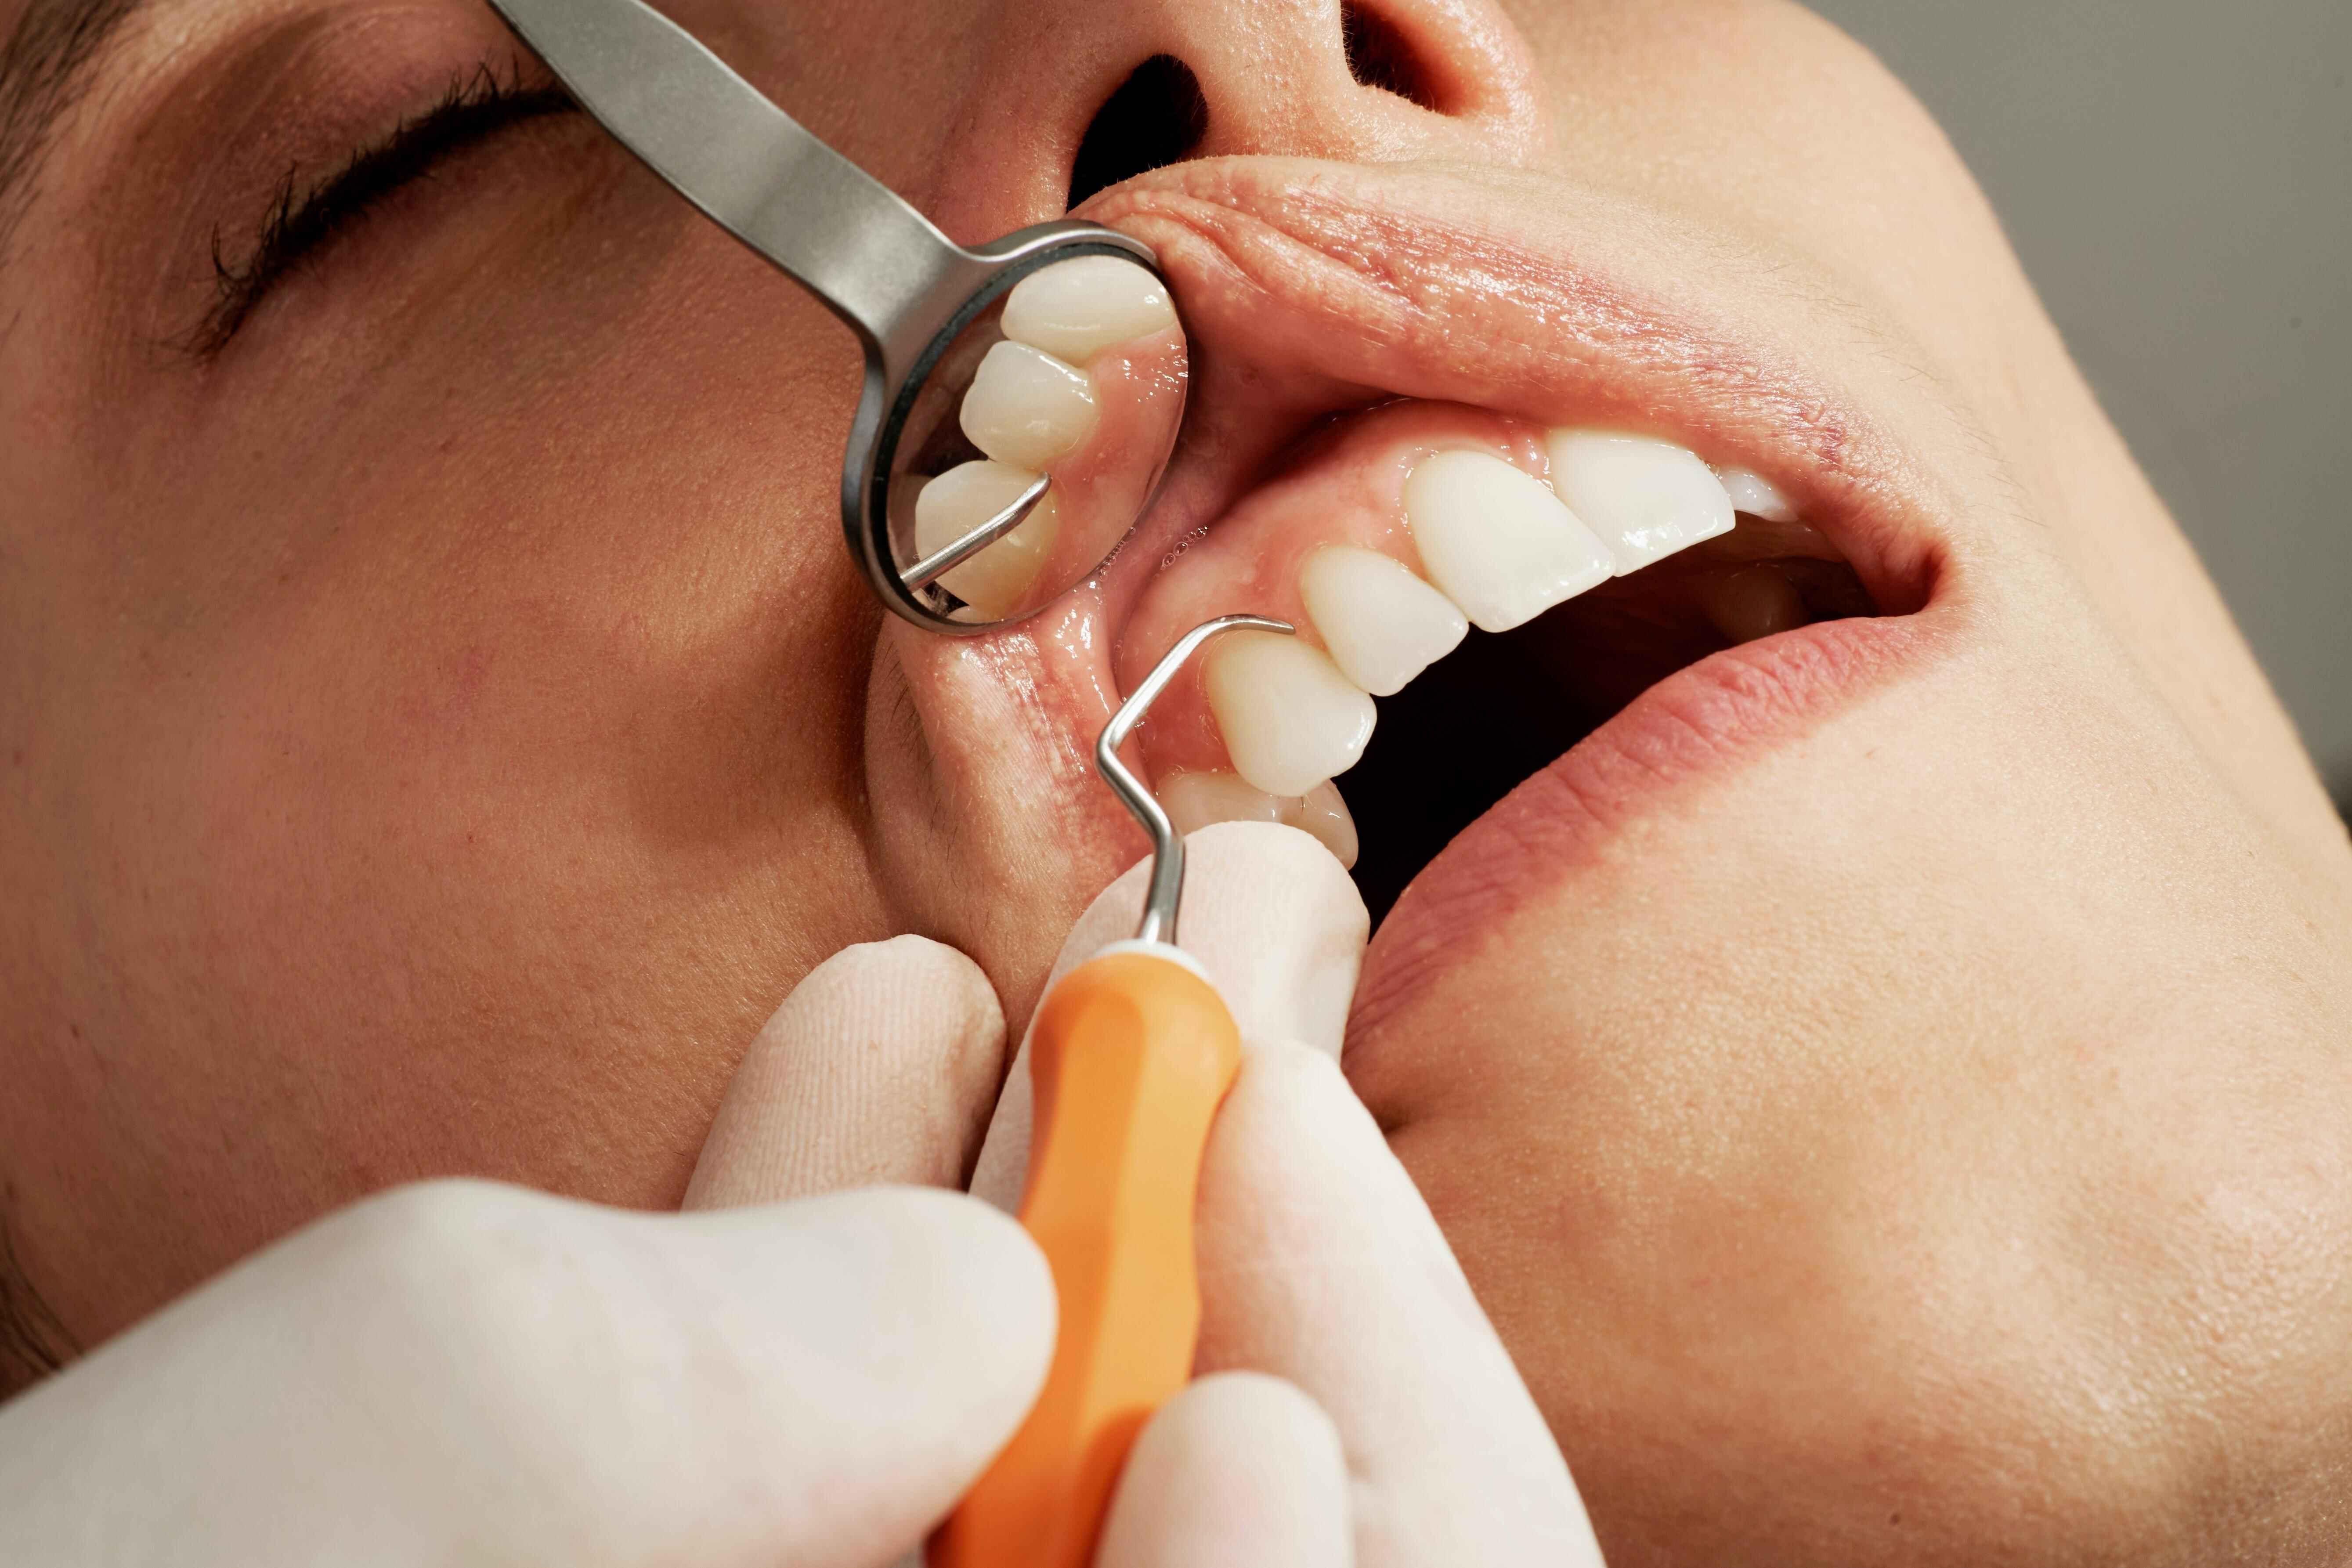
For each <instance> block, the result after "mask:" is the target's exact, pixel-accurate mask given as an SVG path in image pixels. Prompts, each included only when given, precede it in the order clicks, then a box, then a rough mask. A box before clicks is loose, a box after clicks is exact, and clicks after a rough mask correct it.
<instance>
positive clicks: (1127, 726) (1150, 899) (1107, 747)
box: [1095, 616, 1298, 947]
mask: <svg viewBox="0 0 2352 1568" xmlns="http://www.w3.org/2000/svg"><path fill="white" fill-rule="evenodd" d="M1242 631H1250V632H1278V633H1280V634H1281V635H1282V636H1284V637H1293V636H1296V635H1297V631H1298V628H1297V627H1296V626H1292V625H1291V624H1290V623H1289V622H1288V621H1277V620H1273V619H1270V618H1269V617H1267V616H1223V617H1221V618H1220V619H1217V620H1213V621H1210V622H1207V623H1205V624H1204V625H1202V626H1194V627H1193V628H1192V630H1191V631H1189V632H1186V633H1185V634H1184V635H1183V637H1181V638H1180V639H1179V640H1178V641H1177V644H1176V646H1175V647H1171V648H1170V649H1169V650H1168V652H1167V654H1166V655H1165V656H1164V657H1163V658H1161V659H1160V662H1159V663H1158V664H1157V665H1155V666H1153V667H1152V671H1151V673H1150V675H1148V676H1146V677H1144V680H1143V684H1142V685H1140V686H1139V687H1137V688H1136V689H1135V694H1134V695H1133V696H1131V697H1129V699H1128V700H1126V701H1125V702H1122V703H1120V704H1119V709H1118V712H1116V713H1114V714H1112V715H1111V716H1110V722H1109V723H1108V724H1106V725H1104V726H1103V732H1102V739H1100V740H1098V741H1097V742H1095V770H1096V771H1097V773H1101V774H1102V776H1103V782H1104V783H1105V784H1108V785H1110V787H1111V793H1112V794H1113V795H1118V798H1119V800H1120V802H1121V803H1122V804H1124V805H1126V807H1127V809H1128V810H1129V811H1130V812H1132V813H1133V814H1134V815H1135V820H1136V821H1138V822H1139V823H1141V824H1143V830H1144V831H1145V832H1146V833H1149V834H1150V835H1151V889H1150V892H1148V893H1147V894H1145V895H1144V900H1143V921H1142V923H1140V924H1139V925H1138V926H1137V927H1136V929H1135V940H1136V941H1138V942H1165V943H1167V944H1168V945H1169V946H1171V947H1172V946H1174V945H1175V943H1176V906H1177V905H1178V904H1179V903H1181V902H1182V901H1183V898H1184V840H1183V838H1182V837H1181V836H1180V835H1179V834H1178V833H1177V831H1176V825H1175V824H1174V823H1172V822H1171V821H1169V820H1168V813H1167V812H1166V811H1165V810H1164V809H1162V807H1161V806H1160V802H1159V800H1158V798H1157V797H1155V796H1154V795H1152V793H1151V792H1150V790H1148V789H1146V788H1144V787H1143V781H1142V780H1141V779H1139V778H1137V777H1136V776H1135V774H1134V773H1132V772H1130V771H1129V768H1128V765H1127V764H1126V763H1122V762H1120V761H1119V760H1118V749H1119V748H1120V747H1121V746H1124V745H1126V744H1127V738H1128V737H1129V735H1131V734H1133V733H1134V732H1135V727H1136V726H1137V725H1138V724H1140V723H1141V722H1143V716H1144V715H1145V714H1146V713H1148V712H1150V710H1151V705H1152V703H1154V702H1155V701H1157V700H1159V698H1160V693H1161V692H1163V691H1165V690H1167V689H1168V683H1169V682H1170V681H1171V680H1173V679H1176V672H1177V671H1178V670H1180V669H1182V668H1184V665H1185V661H1186V660H1188V659H1190V658H1192V656H1193V655H1194V654H1196V653H1198V652H1200V651H1201V645H1202V644H1203V643H1206V642H1208V641H1210V640H1212V639H1213V638H1216V637H1223V636H1224V635H1225V634H1226V633H1227V632H1242Z"/></svg>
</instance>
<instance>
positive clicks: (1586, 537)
mask: <svg viewBox="0 0 2352 1568" xmlns="http://www.w3.org/2000/svg"><path fill="white" fill-rule="evenodd" d="M1404 514H1405V521H1407V522H1409V523H1411V524H1412V536H1413V539H1414V540H1415V542H1418V543H1419V544H1420V546H1421V561H1422V564H1423V565H1424V566H1426V567H1428V568H1429V576H1430V580H1431V581H1432V582H1433V583H1435V584H1437V586H1438V589H1439V590H1440V591H1441V592H1442V593H1444V595H1445V596H1446V597H1447V598H1449V599H1451V600H1453V601H1454V603H1455V604H1456V605H1460V606H1461V607H1462V613H1463V614H1464V615H1465V616H1469V617H1470V620H1471V623H1472V624H1473V625H1475V626H1479V627H1481V628H1482V629H1484V630H1486V631H1490V632H1502V631H1508V630H1510V629H1511V627H1513V626H1519V625H1521V624H1522V623H1524V622H1527V621H1531V620H1533V619H1535V618H1536V617H1537V616H1539V615H1541V614H1543V613H1544V612H1545V611H1546V610H1549V609H1550V608H1551V607H1552V606H1553V605H1557V604H1559V602H1560V601H1561V600H1563V599H1572V598H1574V597H1575V596H1576V595H1579V594H1581V593H1583V592H1584V591H1585V590H1586V589H1587V588H1590V587H1591V586H1592V585H1593V584H1596V583H1601V582H1603V581H1606V580H1607V579H1608V577H1609V576H1610V575H1611V574H1612V573H1613V572H1615V570H1616V567H1617V561H1616V557H1615V556H1613V555H1612V554H1611V553H1610V552H1609V547H1608V546H1607V545H1605V544H1603V543H1601V541H1600V540H1598V539H1596V538H1595V537H1593V534H1592V531H1591V530H1590V529H1588V528H1586V527H1585V526H1584V524H1583V523H1581V522H1580V521H1577V518H1576V514H1575V513H1574V512H1572V511H1570V510H1569V509H1568V508H1567V507H1566V506H1564V505H1562V504H1561V503H1560V500H1559V497H1558V496H1556V495H1554V494H1552V492H1551V491H1550V490H1549V489H1546V488H1544V484H1543V482H1542V481H1541V480H1540V479H1531V478H1529V477H1528V475H1526V474H1524V473H1521V472H1520V471H1519V470H1518V469H1517V468H1513V467H1511V465H1510V464H1508V463H1507V462H1505V461H1503V460H1502V459H1501V458H1496V457H1491V456H1489V455H1488V454H1486V453H1484V452H1459V451H1457V452H1440V453H1438V454H1437V455H1436V456H1434V457H1432V458H1424V459H1423V461H1422V463H1421V466H1420V467H1418V468H1414V469H1413V471H1412V473H1410V474H1408V475H1406V476H1405V481H1404Z"/></svg>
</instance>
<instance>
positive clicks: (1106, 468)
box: [860, 240, 1187, 633]
mask: <svg viewBox="0 0 2352 1568" xmlns="http://www.w3.org/2000/svg"><path fill="white" fill-rule="evenodd" d="M1130 243H1131V242H1130ZM1186 376H1187V362H1186V354H1185V342H1184V329H1183V326H1182V324H1181V322H1180V321H1178V320H1177V317H1176V307H1175V303H1174V301H1173V300H1172V299H1171V296H1170V293H1169V289H1168V284H1167V281H1166V279H1163V278H1161V277H1160V274H1159V273H1158V272H1157V271H1155V270H1154V269H1153V268H1151V267H1150V266H1149V265H1148V264H1147V263H1146V262H1145V261H1143V260H1142V259H1141V258H1139V257H1138V256H1137V255H1136V254H1135V253H1134V252H1133V251H1132V250H1128V249H1121V248H1118V247H1117V246H1116V245H1114V244H1112V243H1108V241H1107V240H1078V241H1075V242H1072V243H1068V244H1063V245H1056V246H1055V247H1052V248H1050V249H1046V250H1044V251H1041V252H1039V253H1037V254H1035V255H1033V256H1025V257H1024V258H1021V259H1020V260H1018V261H1016V262H1013V263H1011V264H1009V265H1008V266H1007V267H1006V268H1005V269H1004V270H1003V272H1002V273H1000V274H998V275H997V276H996V277H994V278H992V279H991V280H990V282H989V283H988V285H987V286H986V287H985V288H984V289H982V291H981V292H980V293H979V294H977V295H975V296H974V297H973V299H972V300H971V302H970V303H969V304H968V305H967V306H966V308H965V310H964V311H963V313H962V314H961V316H960V317H959V318H958V320H957V321H956V322H955V323H953V324H951V325H950V328H949V329H948V330H947V331H944V332H942V333H941V334H940V337H939V338H938V339H936V340H935V341H934V342H933V343H932V344H931V347H930V349H929V352H928V353H926V355H925V357H924V359H923V360H922V361H921V362H919V363H918V364H917V365H916V366H915V368H914V371H913V373H912V374H910V375H909V377H908V383H907V385H906V387H905V388H904V389H903V390H902V391H901V392H900V394H899V395H898V398H897V400H896V402H895V405H893V406H892V407H891V408H889V409H887V411H886V412H885V414H884V417H883V424H882V428H881V430H880V431H879V432H878V439H877V445H876V448H875V452H874V457H873V465H874V467H873V471H872V473H871V474H870V475H869V476H868V477H867V479H866V485H867V486H868V489H866V494H865V496H864V498H863V501H862V505H861V509H860V510H861V511H862V513H863V520H862V526H863V527H864V528H866V530H868V531H869V536H868V537H867V538H866V540H865V541H864V542H863V544H864V547H865V549H866V552H869V568H873V567H879V568H880V569H881V574H882V575H883V576H884V577H886V578H887V584H885V586H886V589H887V593H886V596H887V597H888V598H890V599H891V600H892V601H893V602H892V605H891V607H892V608H893V609H895V610H897V611H898V613H899V614H901V615H903V616H907V617H908V619H910V620H913V621H915V622H917V623H918V624H919V625H922V626H929V627H930V628H932V629H934V630H938V631H945V632H950V633H969V632H975V631H982V630H985V629H986V628H988V627H990V626H1002V625H1004V624H1005V623H1007V622H1011V621H1017V620H1021V619H1023V618H1024V617H1025V616H1030V615H1034V613H1036V612H1037V611H1038V610H1041V609H1043V608H1045V606H1046V605H1049V604H1051V603H1053V602H1054V601H1055V599H1058V598H1060V597H1061V596H1062V595H1065V594H1066V593H1068V592H1069V591H1070V590H1071V589H1072V588H1075V587H1076V586H1077V585H1078V584H1080V583H1083V582H1085V581H1086V580H1087V577H1089V576H1091V575H1092V574H1094V572H1095V569H1096V568H1097V567H1098V566H1100V565H1101V564H1102V563H1103V562H1105V561H1106V560H1108V558H1109V556H1110V554H1111V552H1113V551H1115V550H1117V549H1118V546H1119V543H1120V542H1121V541H1123V540H1124V539H1126V537H1127V536H1128V533H1129V531H1130V530H1132V529H1133V528H1134V526H1135V523H1136V520H1137V519H1138V518H1139V517H1141V516H1142V515H1143V509H1144V507H1145V505H1146V504H1147V503H1148V502H1149V501H1150V500H1151V495H1152V492H1153V490H1154V489H1157V488H1158V486H1159V483H1160V473H1161V471H1162V470H1163V469H1164V468H1166V467H1167V465H1168V456H1169V453H1170V452H1171V450H1173V449H1174V447H1175V445H1176V431H1177V426H1179V425H1181V423H1182V421H1183V416H1184V391H1185V384H1186Z"/></svg>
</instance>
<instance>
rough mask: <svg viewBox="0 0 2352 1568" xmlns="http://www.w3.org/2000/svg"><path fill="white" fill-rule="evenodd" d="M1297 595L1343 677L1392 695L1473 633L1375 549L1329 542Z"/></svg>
mask: <svg viewBox="0 0 2352 1568" xmlns="http://www.w3.org/2000/svg"><path fill="white" fill-rule="evenodd" d="M1298 591H1299V594H1300V595H1301V596H1302V597H1303V598H1305V599H1306V601H1307V618H1308V619H1309V620H1312V621H1313V622H1314V623H1315V630H1316V633H1317V635H1318V636H1319V637H1322V639H1323V646H1324V647H1327V648H1328V649H1329V650H1330V653H1331V658H1332V661H1333V662H1334V663H1336V664H1337V665H1339V669H1340V671H1341V673H1343V674H1345V675H1346V676H1347V678H1348V679H1350V680H1352V681H1354V682H1355V683H1356V684H1357V685H1359V686H1360V687H1362V688H1363V689H1365V690H1367V691H1369V692H1370V693H1371V694H1372V695H1373V696H1375V697H1393V696H1395V695H1396V694H1397V693H1398V692H1400V691H1402V690H1403V689H1405V687H1406V686H1407V685H1409V684H1410V683H1411V682H1412V678H1413V677H1414V676H1417V675H1419V674H1420V673H1421V672H1422V671H1423V670H1424V669H1427V668H1429V667H1430V666H1431V665H1433V664H1434V663H1436V662H1437V661H1438V660H1439V659H1441V658H1444V657H1445V656H1446V655H1447V654H1449V653H1452V652H1453V651H1454V648H1455V647H1459V646H1460V645H1461V642H1462V639H1463V638H1464V637H1467V636H1468V635H1469V634H1470V623H1469V622H1468V621H1467V620H1465V619H1464V618H1463V615H1462V612H1461V611H1460V610H1458V609H1456V608H1455V607H1454V601H1453V600H1451V599H1449V598H1447V597H1446V596H1445V595H1443V594H1441V593H1439V592H1438V591H1437V590H1436V589H1434V588H1433V587H1431V586H1430V585H1429V584H1426V583H1424V582H1423V581H1422V580H1421V579H1420V578H1419V577H1417V576H1415V575H1414V574H1413V573H1412V569H1411V568H1410V567H1407V566H1405V565H1404V564H1403V563H1401V562H1398V561H1395V560H1393V559H1391V558H1390V557H1389V556H1386V555H1383V554H1381V552H1379V551H1377V550H1363V549H1359V548H1358V547H1356V546H1355V545H1352V544H1328V545H1325V546H1324V547H1323V548H1322V549H1320V550H1318V551H1317V552H1315V553H1314V554H1312V555H1310V556H1308V557H1307V564H1306V565H1305V566H1303V567H1301V568H1300V569H1299V573H1298Z"/></svg>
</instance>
